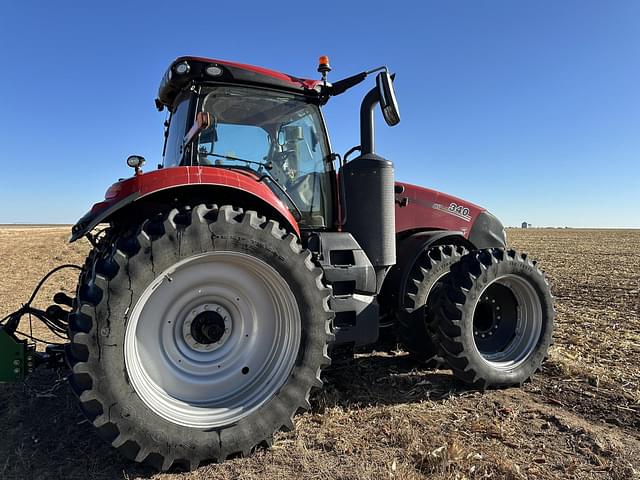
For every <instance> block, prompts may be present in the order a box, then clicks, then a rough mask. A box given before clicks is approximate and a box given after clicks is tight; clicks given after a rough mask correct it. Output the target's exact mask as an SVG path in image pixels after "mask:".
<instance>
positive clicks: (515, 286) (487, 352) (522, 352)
mask: <svg viewBox="0 0 640 480" xmlns="http://www.w3.org/2000/svg"><path fill="white" fill-rule="evenodd" d="M496 286H498V287H496ZM498 292H499V293H498ZM507 292H508V293H507ZM509 295H510V296H511V297H509ZM484 304H488V305H489V307H484ZM480 307H483V308H480ZM489 308H490V309H492V315H491V316H490V318H486V315H489V314H488V313H487V312H488V310H489ZM482 310H483V311H482ZM479 314H485V317H484V318H482V316H481V315H479ZM542 323H543V322H542V305H541V304H540V299H539V296H538V294H537V293H536V290H535V289H534V287H533V286H532V285H531V283H530V282H528V281H527V280H525V279H523V278H522V277H520V276H517V275H513V274H508V275H502V276H500V277H498V278H496V279H495V280H494V281H493V282H491V283H490V284H489V285H487V286H486V287H485V288H484V289H483V291H482V293H481V294H480V296H479V298H478V300H476V303H475V306H474V319H473V328H474V331H473V339H474V346H475V347H476V350H477V351H478V353H479V354H480V357H481V358H482V360H484V361H485V362H486V363H487V364H489V365H490V366H491V367H493V368H497V369H500V370H511V369H514V368H516V367H518V366H519V365H521V364H522V363H523V362H525V361H526V360H527V359H528V358H529V356H530V355H531V354H532V353H533V352H534V351H535V347H536V345H537V344H538V341H539V340H540V335H541V333H542ZM493 335H496V336H497V335H501V336H502V337H503V338H502V340H501V341H499V342H496V343H495V344H494V348H491V347H492V344H491V337H492V336H493Z"/></svg>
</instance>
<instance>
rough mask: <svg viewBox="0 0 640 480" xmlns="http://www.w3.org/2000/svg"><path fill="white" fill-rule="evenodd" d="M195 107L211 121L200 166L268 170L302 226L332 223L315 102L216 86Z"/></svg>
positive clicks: (198, 151) (203, 140)
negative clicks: (297, 211) (292, 204)
mask: <svg viewBox="0 0 640 480" xmlns="http://www.w3.org/2000/svg"><path fill="white" fill-rule="evenodd" d="M199 110H200V111H204V112H207V113H209V114H210V115H211V119H212V124H211V127H210V128H208V129H207V130H204V131H203V132H201V133H200V136H199V139H198V143H197V148H196V149H195V151H196V158H197V163H198V164H199V165H209V166H227V167H234V166H235V167H242V168H251V169H252V170H255V171H256V172H258V173H260V174H267V175H269V176H271V177H273V179H274V180H275V181H276V182H278V183H279V184H280V185H281V187H282V188H283V189H284V190H285V191H286V192H287V195H288V196H289V197H290V198H291V200H293V202H294V203H295V205H296V206H297V207H298V209H299V210H300V212H301V214H302V219H301V221H300V223H301V224H302V225H308V226H326V225H330V224H331V219H330V218H328V216H330V215H331V191H332V190H331V162H329V161H327V158H328V155H329V146H328V144H327V139H326V137H325V134H324V129H323V124H322V120H321V117H320V111H319V108H318V107H317V106H316V105H314V104H311V103H307V102H306V101H305V99H304V97H301V96H296V95H289V94H286V93H279V92H271V91H268V90H259V89H253V88H243V87H236V86H219V87H214V88H211V89H209V90H207V91H206V92H205V94H204V96H203V97H202V99H201V102H200V106H199ZM267 183H268V182H267ZM273 190H274V192H275V193H276V194H277V195H278V196H280V197H281V198H282V199H283V201H284V203H285V204H286V205H288V204H289V203H290V202H289V200H288V199H287V198H286V196H285V195H283V194H282V192H280V190H279V189H278V188H273ZM292 211H295V208H292Z"/></svg>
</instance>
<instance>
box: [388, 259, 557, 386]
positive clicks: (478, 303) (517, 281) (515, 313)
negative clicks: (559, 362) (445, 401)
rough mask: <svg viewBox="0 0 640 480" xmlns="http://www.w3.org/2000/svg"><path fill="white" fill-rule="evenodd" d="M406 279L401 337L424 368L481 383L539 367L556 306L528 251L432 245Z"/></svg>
mask: <svg viewBox="0 0 640 480" xmlns="http://www.w3.org/2000/svg"><path fill="white" fill-rule="evenodd" d="M409 282H411V283H410V284H409V285H407V299H406V304H407V305H408V306H407V307H406V308H405V309H404V310H403V311H401V312H399V325H400V334H401V339H402V340H403V341H404V343H405V345H406V346H407V348H408V349H409V350H410V351H412V352H413V353H417V354H418V355H419V357H420V358H422V359H427V360H428V361H429V363H430V366H444V367H447V368H450V369H451V370H452V371H453V373H454V374H455V375H456V376H457V377H458V378H460V379H461V380H462V381H464V382H465V383H468V384H470V385H473V386H474V387H476V388H481V389H484V388H491V387H506V386H512V385H521V384H522V383H523V382H525V381H526V380H528V379H529V378H530V377H531V376H532V375H533V374H534V373H535V372H536V370H537V369H539V368H540V366H541V364H542V362H543V361H544V359H545V358H546V356H547V352H548V349H549V346H550V345H551V343H552V334H553V324H554V317H555V311H554V308H553V297H552V296H551V293H550V289H549V284H548V282H547V280H546V279H545V277H544V274H543V273H542V271H541V270H540V269H539V268H538V267H537V266H536V263H535V262H533V261H531V260H530V259H529V258H528V257H527V255H525V254H520V253H517V252H516V251H514V250H508V249H498V248H496V249H487V250H478V251H472V252H467V251H465V250H464V249H463V248H462V247H455V246H438V247H433V248H431V249H430V250H427V251H426V252H425V253H424V254H423V256H422V257H421V259H419V261H418V263H417V264H416V266H414V268H413V271H412V274H411V275H410V278H409ZM434 364H435V365H434Z"/></svg>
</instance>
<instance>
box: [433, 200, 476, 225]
mask: <svg viewBox="0 0 640 480" xmlns="http://www.w3.org/2000/svg"><path fill="white" fill-rule="evenodd" d="M433 208H434V209H436V210H440V211H441V212H444V213H448V214H449V215H453V216H454V217H458V218H461V219H462V220H464V221H465V222H470V221H471V215H469V209H468V208H467V207H465V206H464V205H458V204H457V203H453V202H452V203H450V204H449V206H448V207H445V206H444V205H440V204H439V203H434V204H433Z"/></svg>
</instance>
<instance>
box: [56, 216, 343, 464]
mask: <svg viewBox="0 0 640 480" xmlns="http://www.w3.org/2000/svg"><path fill="white" fill-rule="evenodd" d="M212 251H213V252H218V251H231V252H239V253H242V254H244V255H249V256H252V257H255V258H257V259H259V260H261V261H262V262H264V263H266V264H268V265H269V266H270V267H273V269H275V270H276V271H277V273H278V274H279V275H280V276H281V277H282V278H283V279H284V281H285V282H286V284H287V285H288V287H289V288H290V290H291V292H292V293H293V295H294V297H295V302H297V305H298V308H299V312H300V323H301V326H300V332H301V334H300V340H299V349H298V350H297V354H296V353H295V352H294V357H293V358H294V359H295V360H294V361H295V363H294V365H293V367H292V369H291V371H290V373H289V374H288V377H286V381H285V382H284V384H283V385H281V386H280V388H279V389H278V390H277V391H276V392H275V393H274V394H273V395H272V396H271V397H270V398H269V399H268V400H267V401H266V402H265V403H264V404H262V405H261V406H260V407H259V408H258V409H257V410H255V411H252V412H251V413H248V415H247V416H245V417H243V418H242V419H240V420H239V421H237V422H235V423H233V424H229V425H224V426H221V427H217V428H208V429H198V428H192V427H187V426H183V425H179V424H177V423H174V422H172V421H168V420H166V419H165V418H163V417H161V416H160V415H158V414H156V413H155V412H154V411H153V410H151V409H150V408H149V406H148V405H147V404H146V403H145V402H144V401H143V399H142V398H141V397H140V395H139V394H138V392H136V390H135V389H134V388H133V385H132V382H131V381H130V378H129V377H130V376H129V372H128V370H127V367H126V366H125V348H124V347H123V345H124V342H125V332H126V324H127V322H129V321H130V318H128V315H129V314H130V311H131V310H132V309H133V308H135V307H134V306H135V305H136V302H137V300H138V299H139V298H140V295H141V293H142V292H143V291H144V290H145V289H146V288H147V286H148V285H150V282H151V281H152V280H153V279H154V277H156V275H158V276H159V275H160V272H164V271H166V269H167V268H168V267H170V266H171V265H174V264H176V262H178V261H181V260H182V259H188V258H194V256H197V255H198V254H201V253H205V254H206V252H212ZM92 255H93V258H95V261H93V262H92V264H91V266H90V270H89V271H88V272H87V273H86V274H85V275H83V277H82V279H81V281H82V284H81V285H80V286H79V289H78V292H79V299H78V306H77V309H76V311H75V312H74V313H73V314H72V315H71V319H70V328H69V329H70V332H69V333H70V339H71V349H70V350H71V354H70V356H71V358H70V359H69V363H70V364H71V365H72V366H73V373H72V375H71V378H70V384H71V387H72V389H73V390H74V392H75V393H76V394H77V395H78V397H79V399H80V403H81V407H82V410H83V411H84V413H85V414H86V416H87V418H88V419H89V420H90V421H91V422H92V423H93V425H94V426H95V427H96V428H97V430H98V433H99V434H100V436H101V437H103V438H104V439H105V440H106V441H108V442H109V443H111V444H112V445H113V446H114V447H116V448H117V449H118V450H119V451H120V452H121V453H122V454H123V455H125V456H126V457H128V458H130V459H133V460H135V461H137V462H145V463H147V464H149V465H151V466H153V467H155V468H157V469H159V470H168V469H170V468H172V467H179V468H184V469H195V468H197V467H198V466H199V465H200V464H201V463H206V462H211V461H214V462H220V461H224V460H225V459H227V458H230V457H236V456H246V455H249V454H250V453H251V452H252V450H253V449H254V448H256V447H257V446H270V445H271V444H272V441H273V434H274V433H275V432H276V431H278V430H280V429H287V430H291V429H293V427H294V424H293V416H294V415H295V414H296V413H297V412H298V411H301V410H306V409H308V408H310V405H309V394H310V391H311V389H312V388H320V387H321V386H322V381H321V380H320V373H321V370H322V369H323V368H324V367H326V366H328V365H329V363H330V359H329V357H328V354H327V347H328V344H329V343H330V342H331V341H332V340H333V335H332V334H331V333H330V325H331V321H332V318H333V313H332V312H331V311H330V309H329V303H328V299H329V295H330V289H329V288H327V287H326V286H324V285H323V283H322V271H321V270H320V269H319V268H318V267H316V266H315V265H314V264H313V263H312V260H311V254H310V252H308V251H306V250H303V249H302V248H301V246H300V244H299V242H298V239H297V237H296V236H294V235H293V234H287V233H286V232H285V231H284V230H282V229H281V228H279V226H278V224H277V223H276V222H275V221H273V220H267V219H266V218H264V217H260V216H258V215H257V214H256V213H255V212H252V211H247V212H242V210H238V209H234V208H232V207H230V206H223V207H220V208H219V209H218V208H217V207H215V206H205V205H198V206H197V207H194V208H193V209H186V210H185V211H182V212H178V210H173V211H171V212H170V213H169V214H168V215H165V216H164V217H163V218H161V219H159V220H147V221H146V222H144V223H143V224H142V225H141V226H140V227H139V228H138V229H137V231H136V232H135V233H131V234H128V235H127V234H122V235H119V236H116V237H115V238H114V239H113V240H112V242H111V244H109V245H106V246H105V247H104V248H103V249H102V251H100V252H94V253H93V254H92ZM91 258H92V257H91V256H90V259H91ZM169 281H171V280H169ZM205 308H206V307H205ZM169 323H170V322H169ZM240 336H242V335H240ZM243 370H244V369H243ZM243 373H245V372H244V371H243ZM285 374H286V372H285Z"/></svg>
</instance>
